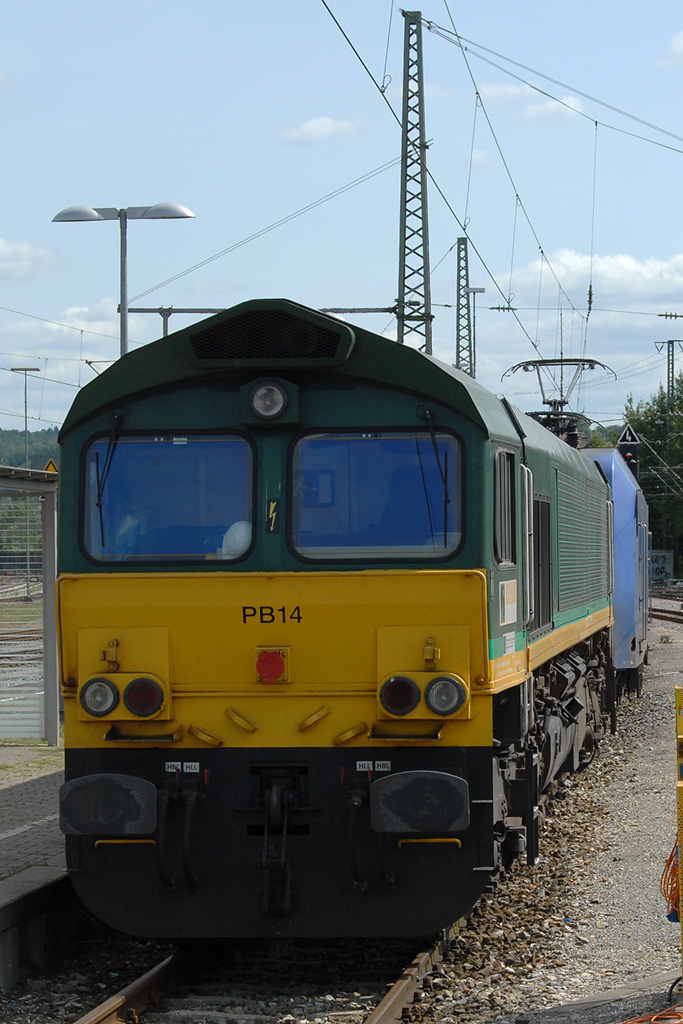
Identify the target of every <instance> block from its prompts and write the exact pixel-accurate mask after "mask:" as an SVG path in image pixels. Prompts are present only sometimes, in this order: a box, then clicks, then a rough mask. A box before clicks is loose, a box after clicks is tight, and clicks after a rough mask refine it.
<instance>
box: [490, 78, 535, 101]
mask: <svg viewBox="0 0 683 1024" xmlns="http://www.w3.org/2000/svg"><path fill="white" fill-rule="evenodd" d="M479 95H480V96H481V98H482V99H483V100H491V102H494V103H509V102H513V101H515V100H520V99H521V100H529V99H531V98H532V96H535V95H537V93H536V91H535V90H534V89H532V88H531V86H529V85H515V84H513V83H512V82H485V83H484V84H483V85H482V86H481V87H480V89H479Z"/></svg>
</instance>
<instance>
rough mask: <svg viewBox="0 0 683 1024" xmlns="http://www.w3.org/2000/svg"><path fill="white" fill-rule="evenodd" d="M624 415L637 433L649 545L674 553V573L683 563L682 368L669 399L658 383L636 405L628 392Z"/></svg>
mask: <svg viewBox="0 0 683 1024" xmlns="http://www.w3.org/2000/svg"><path fill="white" fill-rule="evenodd" d="M625 417H626V420H627V422H628V423H629V424H630V426H631V427H632V428H633V430H634V431H635V432H636V434H637V435H638V437H639V438H640V444H639V445H638V446H637V451H638V464H639V465H638V480H639V482H640V486H641V487H642V488H643V493H644V495H645V498H646V501H647V503H648V505H649V508H650V529H651V531H652V546H653V548H655V550H665V551H673V552H674V565H675V568H674V572H675V573H676V576H680V575H682V574H683V573H682V572H681V567H682V566H683V373H679V374H678V375H677V377H676V378H675V380H674V388H673V394H672V396H671V398H669V395H668V394H667V392H666V391H665V389H664V387H663V386H662V385H660V386H659V390H658V391H657V393H656V394H654V395H652V397H651V398H650V400H649V401H645V399H641V400H640V401H639V402H638V403H637V405H634V403H633V396H632V395H629V397H628V400H627V403H626V410H625Z"/></svg>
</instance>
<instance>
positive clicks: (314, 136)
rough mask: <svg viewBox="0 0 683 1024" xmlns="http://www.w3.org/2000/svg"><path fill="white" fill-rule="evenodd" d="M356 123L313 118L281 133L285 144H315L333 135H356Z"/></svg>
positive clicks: (331, 118) (327, 118) (329, 118)
mask: <svg viewBox="0 0 683 1024" xmlns="http://www.w3.org/2000/svg"><path fill="white" fill-rule="evenodd" d="M357 134H358V122H357V121H336V120H335V119H334V118H333V117H326V116H325V117H313V118H311V119H310V121H306V122H305V123H304V124H302V125H299V127H298V128H289V129H288V130H287V131H284V132H283V133H282V138H283V139H284V140H285V141H286V142H317V141H318V140H319V139H328V138H330V136H333V135H357Z"/></svg>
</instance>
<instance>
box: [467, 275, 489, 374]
mask: <svg viewBox="0 0 683 1024" xmlns="http://www.w3.org/2000/svg"><path fill="white" fill-rule="evenodd" d="M485 291H486V289H485V288H468V289H467V294H468V295H471V296H472V376H473V377H476V376H477V372H476V371H477V324H476V306H477V295H483V294H484V292H485Z"/></svg>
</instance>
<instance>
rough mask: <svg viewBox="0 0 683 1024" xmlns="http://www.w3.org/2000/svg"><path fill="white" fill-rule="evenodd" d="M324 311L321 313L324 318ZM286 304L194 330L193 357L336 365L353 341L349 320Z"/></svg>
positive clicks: (232, 361) (205, 360)
mask: <svg viewBox="0 0 683 1024" xmlns="http://www.w3.org/2000/svg"><path fill="white" fill-rule="evenodd" d="M322 320H323V317H322V316H321V317H320V321H322ZM325 320H326V321H327V323H326V324H324V323H322V322H321V323H316V322H313V321H312V320H309V319H303V318H301V317H297V316H293V315H292V314H291V313H288V312H285V311H284V310H281V309H260V310H258V309H257V310H248V311H244V312H243V313H240V314H238V315H237V316H235V317H233V318H232V319H229V320H223V321H222V322H220V323H213V324H212V325H211V326H210V327H207V328H205V329H204V330H199V331H196V332H194V333H193V334H191V335H190V344H191V347H192V351H193V354H194V360H193V361H196V362H197V363H199V364H201V365H206V364H207V363H211V364H213V365H214V366H215V365H225V364H230V365H233V366H234V365H235V364H237V365H241V366H250V365H252V366H253V365H256V366H258V365H260V364H262V363H264V362H267V363H268V366H269V367H270V368H272V367H276V366H289V365H291V364H292V362H296V363H297V365H301V364H304V365H308V366H318V365H321V364H328V365H330V364H332V365H337V364H339V363H342V362H344V361H345V360H346V359H347V357H348V355H349V353H350V351H351V348H352V347H353V343H354V334H353V331H352V330H351V329H350V328H349V327H347V326H346V325H345V324H341V323H340V324H339V330H335V329H333V328H331V327H330V326H327V324H328V323H329V319H328V318H325Z"/></svg>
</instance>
